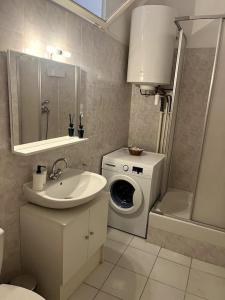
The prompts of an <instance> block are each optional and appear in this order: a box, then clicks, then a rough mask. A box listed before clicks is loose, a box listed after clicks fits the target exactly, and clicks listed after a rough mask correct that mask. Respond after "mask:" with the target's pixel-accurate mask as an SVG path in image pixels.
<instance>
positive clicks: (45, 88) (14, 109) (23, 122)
mask: <svg viewBox="0 0 225 300" xmlns="http://www.w3.org/2000/svg"><path fill="white" fill-rule="evenodd" d="M8 69H9V85H10V86H9V89H10V90H9V92H10V93H9V94H10V97H11V99H10V102H11V129H12V130H11V131H12V142H13V145H14V146H15V145H21V144H26V143H31V142H37V141H41V140H47V139H52V138H57V137H62V136H67V135H68V126H69V115H71V116H73V119H74V120H76V122H77V120H78V99H77V94H78V90H77V87H78V76H79V68H78V67H76V66H72V65H68V64H63V63H59V62H55V61H52V60H48V59H43V58H38V57H34V56H30V55H27V54H24V53H18V52H13V51H9V53H8Z"/></svg>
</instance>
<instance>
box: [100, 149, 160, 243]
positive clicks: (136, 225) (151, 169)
mask: <svg viewBox="0 0 225 300" xmlns="http://www.w3.org/2000/svg"><path fill="white" fill-rule="evenodd" d="M163 161H164V155H162V154H157V153H151V152H146V151H144V152H143V153H142V155H141V156H132V155H130V154H129V151H128V149H127V148H122V149H119V150H116V151H114V152H112V153H109V154H107V155H105V156H104V157H103V160H102V175H103V176H104V177H105V178H106V179H107V185H106V188H105V190H106V191H107V192H109V193H110V197H109V198H110V200H109V201H110V205H109V219H108V225H109V226H111V227H113V228H116V229H119V230H122V231H125V232H128V233H132V234H134V235H137V236H140V237H144V238H145V237H146V234H147V225H148V214H149V211H150V209H151V207H152V206H153V205H154V202H155V201H156V200H157V198H158V197H159V195H160V187H161V178H162V172H163Z"/></svg>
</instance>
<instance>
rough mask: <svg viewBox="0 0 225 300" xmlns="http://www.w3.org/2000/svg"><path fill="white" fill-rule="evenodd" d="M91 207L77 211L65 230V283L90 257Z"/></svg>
mask: <svg viewBox="0 0 225 300" xmlns="http://www.w3.org/2000/svg"><path fill="white" fill-rule="evenodd" d="M88 221H89V209H87V208H85V209H82V210H79V209H78V211H77V214H76V215H74V221H73V222H72V223H71V224H69V225H67V226H65V227H64V231H63V283H66V282H67V281H68V280H69V279H70V278H71V277H72V276H73V275H75V274H76V273H77V272H78V271H79V269H80V268H81V267H82V266H83V265H84V264H85V263H86V261H87V258H88V241H89V237H88V234H89V232H88V223H89V222H88Z"/></svg>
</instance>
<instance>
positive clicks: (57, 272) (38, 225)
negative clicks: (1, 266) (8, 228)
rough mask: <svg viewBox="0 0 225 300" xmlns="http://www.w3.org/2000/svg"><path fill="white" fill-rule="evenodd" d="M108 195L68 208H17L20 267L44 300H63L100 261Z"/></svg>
mask: <svg viewBox="0 0 225 300" xmlns="http://www.w3.org/2000/svg"><path fill="white" fill-rule="evenodd" d="M107 218H108V194H107V193H106V192H101V194H100V195H99V196H98V198H97V199H95V200H92V201H91V202H89V203H88V204H85V205H82V206H78V207H75V208H72V209H65V210H55V209H48V208H43V207H39V206H36V205H33V204H27V205H25V206H23V207H22V208H21V216H20V220H21V221H20V222H21V253H22V267H23V269H24V271H25V272H27V273H29V274H33V275H34V276H35V277H36V279H37V281H38V285H39V288H38V290H39V292H40V293H41V294H42V295H43V296H44V297H45V298H46V299H48V300H67V299H68V297H69V296H70V295H71V294H72V293H73V291H74V290H75V289H76V287H77V286H78V285H79V284H80V283H81V282H82V281H83V280H84V279H85V277H86V276H88V274H89V273H90V272H91V271H92V270H93V269H94V268H95V267H96V266H97V265H98V264H99V263H100V262H101V260H102V255H103V254H102V248H103V244H104V242H105V240H106V234H107Z"/></svg>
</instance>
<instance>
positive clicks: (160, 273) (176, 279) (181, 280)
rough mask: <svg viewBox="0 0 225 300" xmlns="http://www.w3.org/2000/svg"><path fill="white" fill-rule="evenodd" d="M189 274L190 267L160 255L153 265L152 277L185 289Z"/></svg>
mask: <svg viewBox="0 0 225 300" xmlns="http://www.w3.org/2000/svg"><path fill="white" fill-rule="evenodd" d="M188 274H189V268H187V267H185V266H182V265H179V264H177V263H174V262H172V261H168V260H166V259H163V258H160V257H159V258H157V261H156V263H155V265H154V267H153V270H152V273H151V274H150V278H152V279H155V280H157V281H160V282H162V283H165V284H168V285H170V286H173V287H175V288H178V289H181V290H185V288H186V286H187V280H188Z"/></svg>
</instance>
